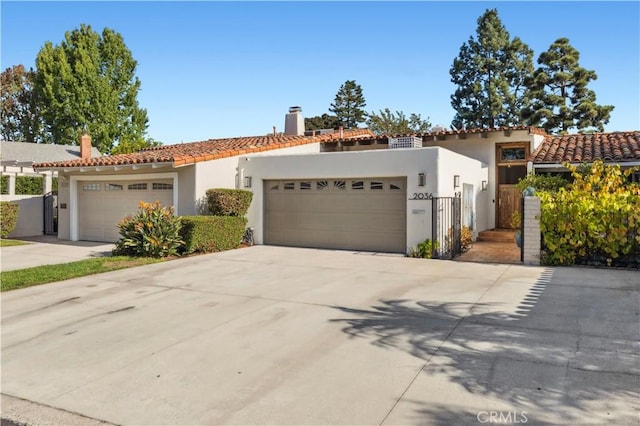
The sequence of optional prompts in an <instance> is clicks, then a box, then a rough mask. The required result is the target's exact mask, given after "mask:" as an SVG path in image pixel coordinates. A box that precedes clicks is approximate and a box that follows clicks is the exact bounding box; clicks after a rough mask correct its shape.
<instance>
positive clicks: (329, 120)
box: [304, 114, 340, 130]
mask: <svg viewBox="0 0 640 426" xmlns="http://www.w3.org/2000/svg"><path fill="white" fill-rule="evenodd" d="M339 125H340V122H339V121H338V117H336V116H335V115H329V114H322V115H316V116H315V117H309V118H305V119H304V128H305V130H320V129H335V128H336V127H338V126H339Z"/></svg>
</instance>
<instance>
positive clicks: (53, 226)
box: [44, 191, 58, 235]
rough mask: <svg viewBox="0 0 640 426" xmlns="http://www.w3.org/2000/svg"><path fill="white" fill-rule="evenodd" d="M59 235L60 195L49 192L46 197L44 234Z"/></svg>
mask: <svg viewBox="0 0 640 426" xmlns="http://www.w3.org/2000/svg"><path fill="white" fill-rule="evenodd" d="M57 233H58V193H57V192H55V191H54V192H49V193H47V194H45V195H44V234H45V235H55V234H57Z"/></svg>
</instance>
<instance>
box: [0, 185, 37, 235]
mask: <svg viewBox="0 0 640 426" xmlns="http://www.w3.org/2000/svg"><path fill="white" fill-rule="evenodd" d="M0 200H1V201H11V202H14V203H16V204H18V209H19V210H18V221H17V222H16V227H15V229H14V230H13V232H11V233H10V234H9V235H8V236H7V237H8V238H19V237H33V236H36V235H42V234H43V233H44V198H43V197H42V195H3V196H2V197H0Z"/></svg>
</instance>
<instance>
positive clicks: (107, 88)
mask: <svg viewBox="0 0 640 426" xmlns="http://www.w3.org/2000/svg"><path fill="white" fill-rule="evenodd" d="M136 66H137V62H136V61H135V60H134V59H133V56H132V54H131V51H129V49H128V48H127V47H126V45H125V44H124V40H123V38H122V36H121V35H120V34H118V33H116V32H114V31H113V30H110V29H108V28H105V29H104V30H103V31H102V34H98V33H96V32H94V31H93V30H92V29H91V27H90V26H88V25H81V26H80V28H79V29H74V30H73V31H71V32H67V33H66V34H65V38H64V40H63V41H62V42H61V43H60V45H57V46H54V45H53V44H52V43H51V42H47V43H45V45H44V47H43V48H42V49H41V50H40V52H39V53H38V55H37V58H36V70H37V71H36V81H35V87H34V89H35V92H36V95H37V99H38V102H39V105H40V109H41V111H42V116H43V119H44V123H45V125H46V129H47V131H48V132H50V134H51V140H52V142H53V143H56V144H63V145H64V144H75V143H77V140H78V137H79V135H80V134H81V133H82V132H83V131H87V132H88V133H89V134H91V137H92V138H93V140H94V142H95V143H96V146H97V148H98V149H99V150H100V151H101V152H103V153H109V152H111V150H112V149H113V148H114V146H116V145H118V143H120V142H121V141H125V143H136V144H137V143H140V142H141V141H143V140H144V133H145V131H146V129H147V126H148V124H147V122H148V119H147V111H146V110H145V109H142V108H140V107H139V106H138V101H137V96H138V90H139V89H140V80H139V79H138V78H137V77H136V76H135V71H136Z"/></svg>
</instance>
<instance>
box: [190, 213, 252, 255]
mask: <svg viewBox="0 0 640 426" xmlns="http://www.w3.org/2000/svg"><path fill="white" fill-rule="evenodd" d="M246 225H247V219H245V218H244V217H233V216H182V229H181V230H180V236H181V238H182V241H184V246H183V248H182V250H183V254H190V253H211V252H216V251H223V250H230V249H235V248H238V247H239V246H240V241H241V240H242V235H243V234H244V230H245V227H246Z"/></svg>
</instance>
